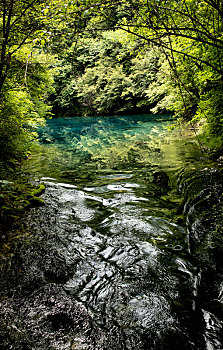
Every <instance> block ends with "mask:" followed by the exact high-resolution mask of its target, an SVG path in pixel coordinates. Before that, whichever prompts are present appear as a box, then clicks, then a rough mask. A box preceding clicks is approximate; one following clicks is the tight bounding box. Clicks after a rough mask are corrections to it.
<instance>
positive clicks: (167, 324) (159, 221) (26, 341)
mask: <svg viewBox="0 0 223 350" xmlns="http://www.w3.org/2000/svg"><path fill="white" fill-rule="evenodd" d="M169 119H170V117H169V116H162V117H160V118H158V117H157V116H156V117H154V116H153V117H152V116H130V117H121V118H118V117H109V118H104V119H101V118H98V119H95V118H86V119H84V118H73V119H54V120H50V121H48V123H47V127H46V128H45V129H43V130H40V140H41V142H42V146H41V147H40V148H39V153H38V154H36V155H35V156H33V157H32V158H31V159H30V160H29V161H28V162H26V164H24V169H23V171H24V172H26V173H28V174H30V176H32V177H33V178H35V179H36V181H40V182H45V184H46V191H45V193H44V195H43V197H42V198H43V199H44V200H45V206H43V207H41V208H38V209H37V208H36V209H32V210H31V211H29V212H27V213H26V214H25V215H24V217H23V219H22V222H21V225H20V227H19V228H18V227H17V228H14V230H15V231H16V230H17V231H18V235H19V232H20V233H21V239H20V240H18V243H17V244H15V246H14V247H13V248H12V252H11V256H10V258H8V259H5V262H4V263H3V269H2V279H1V281H2V282H1V290H2V292H1V323H0V327H1V331H2V332H1V338H0V344H1V346H2V349H35V350H37V349H58V350H59V349H94V350H97V349H98V350H103V349H108V350H110V349H117V350H118V349H123V350H124V349H130V350H133V349H134V350H137V349H138V350H143V349H149V350H150V349H151V350H152V349H155V350H158V349H166V350H168V349H171V350H172V349H202V350H203V349H204V348H205V346H206V345H205V339H204V337H203V335H202V324H201V319H202V317H201V310H198V309H197V307H196V295H197V285H198V274H197V268H196V266H195V265H194V263H193V261H192V260H191V257H190V252H189V250H188V239H187V233H186V229H185V223H184V219H183V217H182V215H181V214H182V198H181V196H180V194H179V192H178V190H177V185H176V182H177V178H178V175H180V172H181V171H182V169H185V168H192V169H200V168H204V167H205V166H207V167H208V166H209V161H208V160H207V159H205V157H204V155H203V154H202V153H201V152H200V150H199V149H198V148H197V146H196V143H195V142H194V141H193V140H191V141H190V142H187V143H185V141H184V139H183V138H181V137H180V135H177V138H176V134H174V135H173V136H172V137H171V136H170V135H169V136H168V137H166V136H165V134H166V131H165V126H166V125H167V124H168V123H170V121H169ZM24 232H25V233H26V234H25V235H24V236H23V235H22V233H24ZM22 236H23V237H22ZM207 317H208V316H207ZM216 341H217V340H216ZM213 342H214V341H213ZM212 345H213V343H212ZM210 349H212V348H210ZM213 349H215V347H213ZM216 349H217V347H216Z"/></svg>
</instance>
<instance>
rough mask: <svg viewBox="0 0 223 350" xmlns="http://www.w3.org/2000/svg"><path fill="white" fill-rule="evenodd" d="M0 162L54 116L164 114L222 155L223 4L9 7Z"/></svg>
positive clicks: (39, 3) (18, 153) (15, 0)
mask: <svg viewBox="0 0 223 350" xmlns="http://www.w3.org/2000/svg"><path fill="white" fill-rule="evenodd" d="M0 13H1V15H0V51H1V53H0V55H1V59H0V104H1V106H0V162H1V165H2V166H3V164H5V163H7V164H8V163H10V164H11V166H12V167H13V166H14V164H15V162H17V161H18V160H21V159H22V158H23V157H25V156H26V155H27V152H28V151H29V148H30V145H31V144H32V140H33V139H35V138H36V133H35V132H36V128H37V126H38V125H39V124H40V123H44V118H46V117H49V116H51V115H52V114H53V115H55V116H71V117H75V115H80V116H84V115H109V114H123V113H125V114H127V113H151V112H153V113H162V112H164V111H170V112H171V113H173V114H174V115H175V116H176V118H177V119H178V120H179V119H181V120H182V119H183V120H184V121H187V122H189V123H191V125H192V127H194V128H196V129H197V128H198V130H199V134H200V135H199V137H200V139H201V141H202V142H205V144H206V146H207V147H209V148H210V149H217V150H219V151H221V150H222V148H223V103H222V89H223V50H222V49H223V4H222V1H218V0H213V1H212V0H207V1H204V0H202V1H195V0H181V1H179V0H176V1H175V0H174V1H172V0H171V1H168V0H167V1H162V0H151V1H145V0H130V1H116V0H115V1H100V0H98V1H95V0H91V1H87V0H85V1H84V0H83V1H72V0H2V1H1V3H0Z"/></svg>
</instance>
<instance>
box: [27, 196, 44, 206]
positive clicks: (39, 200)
mask: <svg viewBox="0 0 223 350" xmlns="http://www.w3.org/2000/svg"><path fill="white" fill-rule="evenodd" d="M29 203H30V204H31V206H35V207H36V206H37V207H39V206H43V205H45V203H44V200H43V199H42V198H39V197H36V196H33V197H32V198H31V199H30V200H29Z"/></svg>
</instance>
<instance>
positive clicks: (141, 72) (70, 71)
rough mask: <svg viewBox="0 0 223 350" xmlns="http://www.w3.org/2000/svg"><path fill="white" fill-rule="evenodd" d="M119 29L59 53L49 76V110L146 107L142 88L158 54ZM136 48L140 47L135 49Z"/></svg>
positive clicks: (151, 77) (152, 72) (92, 111)
mask: <svg viewBox="0 0 223 350" xmlns="http://www.w3.org/2000/svg"><path fill="white" fill-rule="evenodd" d="M139 46H140V42H139V41H138V40H133V39H132V38H131V36H129V35H128V34H125V33H123V32H122V31H120V30H116V31H105V32H103V33H102V34H101V35H99V36H96V37H86V38H82V39H80V40H79V42H77V43H75V44H73V45H72V46H71V48H70V50H68V52H66V54H65V55H64V53H62V55H61V57H62V58H61V59H60V60H58V61H57V64H56V65H57V73H56V75H55V91H56V93H55V102H54V111H55V114H57V115H58V114H62V115H69V116H73V115H74V114H80V115H108V114H120V113H124V112H125V113H133V112H136V111H137V112H140V111H145V110H148V108H149V106H150V103H149V102H148V99H147V97H146V92H145V90H146V88H148V87H149V85H150V83H151V82H152V81H154V80H155V79H156V72H157V65H158V55H159V53H158V52H156V51H155V50H152V49H149V50H147V51H145V52H144V53H141V52H139ZM140 50H142V48H141V49H140Z"/></svg>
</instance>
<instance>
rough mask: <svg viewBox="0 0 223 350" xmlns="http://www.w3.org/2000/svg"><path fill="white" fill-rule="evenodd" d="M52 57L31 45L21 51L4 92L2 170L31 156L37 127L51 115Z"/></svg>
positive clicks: (0, 143) (0, 121) (0, 138)
mask: <svg viewBox="0 0 223 350" xmlns="http://www.w3.org/2000/svg"><path fill="white" fill-rule="evenodd" d="M47 60H48V61H49V57H47V56H46V55H43V54H39V53H38V52H32V51H31V50H30V48H29V47H28V46H26V47H24V48H22V49H20V50H18V51H17V54H16V55H15V56H14V58H13V61H12V68H11V71H10V74H8V76H7V79H6V81H5V85H4V91H2V93H1V109H0V163H1V170H3V168H4V167H5V166H8V165H10V166H11V168H14V166H15V164H17V162H18V161H20V160H21V159H22V158H24V157H26V156H27V155H28V154H29V151H30V147H31V145H32V141H33V140H35V139H36V137H37V133H36V130H37V127H38V126H39V125H41V124H43V123H44V117H45V116H47V115H50V106H49V105H48V104H46V99H47V95H48V93H49V91H50V90H51V89H52V83H53V79H52V72H50V71H49V70H48V63H47Z"/></svg>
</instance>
